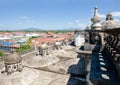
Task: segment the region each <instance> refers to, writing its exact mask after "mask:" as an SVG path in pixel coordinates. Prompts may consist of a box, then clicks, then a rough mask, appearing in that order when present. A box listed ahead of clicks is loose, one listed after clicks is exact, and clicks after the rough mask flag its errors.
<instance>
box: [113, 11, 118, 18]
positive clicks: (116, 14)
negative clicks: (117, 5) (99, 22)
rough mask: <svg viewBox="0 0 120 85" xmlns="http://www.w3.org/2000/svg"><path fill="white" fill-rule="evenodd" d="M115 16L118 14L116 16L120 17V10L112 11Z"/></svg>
mask: <svg viewBox="0 0 120 85" xmlns="http://www.w3.org/2000/svg"><path fill="white" fill-rule="evenodd" d="M111 14H112V15H113V16H116V17H120V12H119V11H118V12H112V13H111Z"/></svg>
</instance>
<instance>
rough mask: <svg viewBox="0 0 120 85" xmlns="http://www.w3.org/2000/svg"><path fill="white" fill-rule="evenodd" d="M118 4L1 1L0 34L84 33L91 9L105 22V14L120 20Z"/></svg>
mask: <svg viewBox="0 0 120 85" xmlns="http://www.w3.org/2000/svg"><path fill="white" fill-rule="evenodd" d="M119 4H120V0H0V30H21V29H27V28H37V29H44V30H57V29H67V30H68V29H70V30H74V29H85V27H86V26H87V25H90V24H91V21H90V19H91V18H92V17H93V12H94V7H95V6H97V7H98V12H99V16H100V17H101V20H102V21H105V17H106V14H107V13H111V14H112V15H113V17H114V18H115V20H118V21H119V20H120V5H119Z"/></svg>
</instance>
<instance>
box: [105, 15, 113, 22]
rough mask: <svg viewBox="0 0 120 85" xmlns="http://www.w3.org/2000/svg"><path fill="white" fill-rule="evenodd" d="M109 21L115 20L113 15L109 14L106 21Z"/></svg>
mask: <svg viewBox="0 0 120 85" xmlns="http://www.w3.org/2000/svg"><path fill="white" fill-rule="evenodd" d="M107 20H113V17H112V14H110V13H108V14H107V17H106V21H107Z"/></svg>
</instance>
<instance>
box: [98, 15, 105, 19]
mask: <svg viewBox="0 0 120 85" xmlns="http://www.w3.org/2000/svg"><path fill="white" fill-rule="evenodd" d="M98 16H99V17H101V18H105V17H106V15H105V14H98Z"/></svg>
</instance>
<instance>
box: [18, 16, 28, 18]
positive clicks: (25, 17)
mask: <svg viewBox="0 0 120 85" xmlns="http://www.w3.org/2000/svg"><path fill="white" fill-rule="evenodd" d="M28 18H29V17H28V16H20V17H19V19H28Z"/></svg>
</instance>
